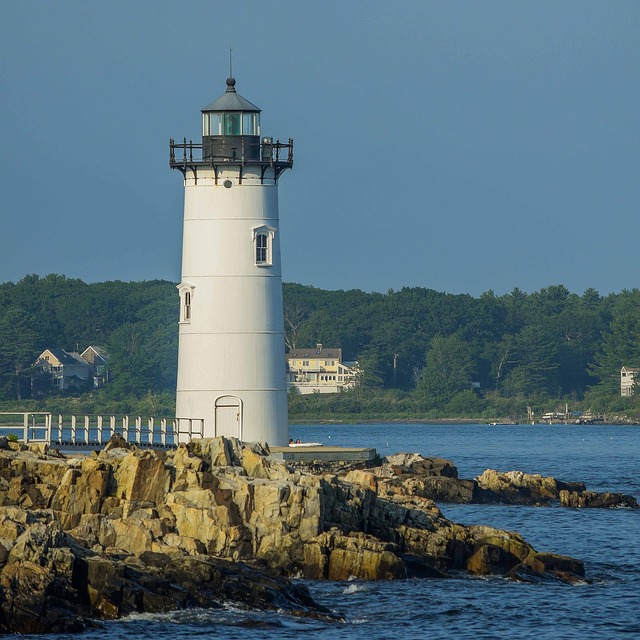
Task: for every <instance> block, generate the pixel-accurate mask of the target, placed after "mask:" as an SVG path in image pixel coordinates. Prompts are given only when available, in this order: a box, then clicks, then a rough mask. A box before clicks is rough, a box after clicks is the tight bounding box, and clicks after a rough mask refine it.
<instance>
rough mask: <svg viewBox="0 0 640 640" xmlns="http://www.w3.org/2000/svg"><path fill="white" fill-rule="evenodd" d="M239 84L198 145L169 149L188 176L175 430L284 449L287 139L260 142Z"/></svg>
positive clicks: (207, 117) (254, 113) (220, 103)
mask: <svg viewBox="0 0 640 640" xmlns="http://www.w3.org/2000/svg"><path fill="white" fill-rule="evenodd" d="M235 85H236V81H235V80H234V78H232V77H230V78H228V80H227V90H226V92H225V93H224V94H223V95H222V96H221V97H220V98H218V99H217V100H214V102H212V103H211V104H210V105H208V106H206V107H205V108H204V109H202V143H201V144H197V143H195V144H194V143H192V142H187V141H186V138H185V139H184V142H183V143H181V144H176V143H175V142H174V141H173V140H171V141H170V161H169V164H170V166H171V168H172V169H178V170H179V171H180V172H181V173H182V174H183V176H184V232H183V244H182V278H181V282H180V284H179V285H178V289H179V291H180V327H179V346H178V385H177V397H176V417H177V418H178V422H179V428H180V430H181V431H185V423H186V424H188V425H195V426H194V427H193V428H194V429H195V428H196V427H197V424H198V423H199V424H203V425H204V429H203V435H204V436H205V437H215V436H227V437H235V438H240V439H241V440H244V441H247V442H250V441H257V440H259V441H266V442H268V443H269V444H271V445H284V444H286V442H287V439H288V422H287V385H286V379H285V358H284V355H285V346H284V325H283V310H282V274H281V268H280V241H279V230H278V227H279V220H278V179H279V178H280V175H281V174H282V172H283V171H285V170H286V169H289V168H291V166H292V165H293V140H291V139H289V141H288V142H287V143H280V142H273V139H272V138H266V137H262V136H261V131H260V109H259V108H258V107H256V106H255V105H253V104H251V102H249V101H248V100H245V99H244V98H243V97H242V96H240V95H239V94H238V93H237V92H236V88H235Z"/></svg>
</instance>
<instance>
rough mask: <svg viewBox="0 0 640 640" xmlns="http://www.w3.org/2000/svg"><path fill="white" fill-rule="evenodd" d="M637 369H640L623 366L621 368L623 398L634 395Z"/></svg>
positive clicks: (621, 392)
mask: <svg viewBox="0 0 640 640" xmlns="http://www.w3.org/2000/svg"><path fill="white" fill-rule="evenodd" d="M637 371H640V369H634V368H633V367H622V369H620V395H621V396H622V397H623V398H628V397H629V396H632V395H633V385H634V384H635V375H636V372H637Z"/></svg>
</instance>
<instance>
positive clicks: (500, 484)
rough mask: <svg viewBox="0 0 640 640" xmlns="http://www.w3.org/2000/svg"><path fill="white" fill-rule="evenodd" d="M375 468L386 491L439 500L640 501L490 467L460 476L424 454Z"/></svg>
mask: <svg viewBox="0 0 640 640" xmlns="http://www.w3.org/2000/svg"><path fill="white" fill-rule="evenodd" d="M372 472H373V473H374V474H375V475H376V477H377V478H378V479H379V483H380V491H381V492H382V494H385V495H387V496H392V495H396V494H404V495H418V496H420V497H422V498H425V499H430V500H434V501H436V502H440V503H443V502H450V503H457V504H518V505H530V506H548V505H551V504H557V505H560V506H562V507H574V508H605V509H611V508H628V509H637V508H639V507H638V501H637V500H636V499H635V498H634V497H633V496H629V495H625V494H622V493H611V492H606V493H596V492H594V491H588V490H587V488H586V487H585V485H584V484H583V483H582V482H563V481H562V480H558V479H557V478H553V477H544V476H541V475H539V474H527V473H522V472H521V471H507V472H506V473H503V472H499V471H494V470H493V469H487V470H486V471H485V472H484V473H483V474H482V475H480V476H478V477H477V478H475V479H473V480H464V479H460V478H458V471H457V469H456V467H455V466H454V465H453V463H452V462H450V461H448V460H442V459H441V458H423V457H422V456H421V455H420V454H417V453H414V454H407V453H402V454H396V455H394V456H389V457H388V458H386V460H385V461H384V463H383V464H382V465H380V466H378V467H376V468H374V469H372Z"/></svg>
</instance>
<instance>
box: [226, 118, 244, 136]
mask: <svg viewBox="0 0 640 640" xmlns="http://www.w3.org/2000/svg"><path fill="white" fill-rule="evenodd" d="M224 135H225V136H239V135H240V114H239V113H225V114H224Z"/></svg>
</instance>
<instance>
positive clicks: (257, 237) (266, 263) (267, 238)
mask: <svg viewBox="0 0 640 640" xmlns="http://www.w3.org/2000/svg"><path fill="white" fill-rule="evenodd" d="M275 231H276V230H275V229H274V228H273V227H268V226H262V227H257V228H255V229H253V245H254V251H255V264H256V266H257V267H270V266H271V265H272V264H273V237H274V235H275Z"/></svg>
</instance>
